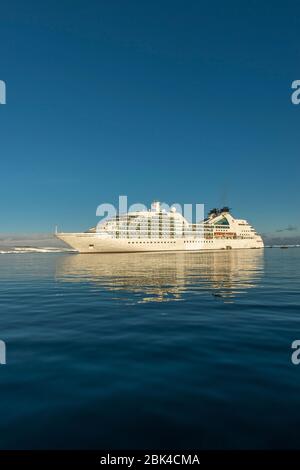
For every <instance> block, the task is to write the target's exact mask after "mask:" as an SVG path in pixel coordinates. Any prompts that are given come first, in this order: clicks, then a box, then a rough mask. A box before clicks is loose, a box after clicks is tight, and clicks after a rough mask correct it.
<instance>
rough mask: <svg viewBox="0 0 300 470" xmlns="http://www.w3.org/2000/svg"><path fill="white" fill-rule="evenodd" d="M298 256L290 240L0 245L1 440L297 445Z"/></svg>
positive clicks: (51, 444) (82, 444)
mask: <svg viewBox="0 0 300 470" xmlns="http://www.w3.org/2000/svg"><path fill="white" fill-rule="evenodd" d="M299 268H300V249H297V248H294V249H293V248H290V249H286V250H281V249H274V248H273V249H265V250H264V251H260V250H249V251H240V252H219V253H210V254H182V253H173V254H129V255H128V254H122V255H120V254H115V255H74V254H66V253H63V254H53V253H51V254H41V253H39V254H3V255H0V308H1V329H0V339H2V340H4V341H5V342H6V345H7V364H6V365H1V366H0V394H1V395H0V396H1V413H0V447H1V448H3V449H4V448H15V449H24V448H109V449H116V448H122V449H125V448H146V449H151V448H156V449H159V448H177V449H189V448H197V449H205V448H212V449H217V448H220V449H224V448H293V447H299V437H298V431H299V424H300V406H299V405H300V365H299V366H295V365H293V364H292V363H291V352H292V350H291V343H292V341H293V340H294V339H300V296H299V288H300V280H299Z"/></svg>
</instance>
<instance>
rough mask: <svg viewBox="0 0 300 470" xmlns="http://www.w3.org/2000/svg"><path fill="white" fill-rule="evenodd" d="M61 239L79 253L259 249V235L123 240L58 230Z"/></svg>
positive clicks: (260, 243) (260, 246)
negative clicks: (225, 237)
mask: <svg viewBox="0 0 300 470" xmlns="http://www.w3.org/2000/svg"><path fill="white" fill-rule="evenodd" d="M56 236H57V238H59V239H60V240H63V241H64V242H65V243H67V244H68V245H69V246H71V247H72V248H73V249H74V250H76V251H78V252H79V253H125V252H133V253H134V252H159V251H207V250H212V251H214V250H230V249H233V250H235V249H251V248H263V246H264V244H263V241H262V239H261V237H260V236H257V237H254V238H253V239H213V240H202V239H194V238H177V239H162V238H157V239H151V240H150V239H149V240H146V239H139V238H135V239H134V238H133V239H126V238H120V239H116V238H103V237H102V236H99V234H97V233H58V234H56Z"/></svg>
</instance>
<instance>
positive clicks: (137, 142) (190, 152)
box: [0, 0, 300, 236]
mask: <svg viewBox="0 0 300 470" xmlns="http://www.w3.org/2000/svg"><path fill="white" fill-rule="evenodd" d="M0 8H1V11H0V79H1V80H5V81H6V84H7V104H6V105H5V106H0V158H1V172H0V208H1V222H0V232H10V233H12V232H39V233H40V232H49V231H51V230H53V227H54V225H55V224H58V225H59V227H60V229H63V230H65V231H67V230H82V229H86V228H87V227H89V226H91V225H94V224H95V223H96V222H97V218H96V215H95V212H96V207H97V205H98V204H101V203H102V202H110V203H115V202H116V201H117V199H118V196H119V194H126V195H128V197H129V202H132V203H134V202H142V203H145V204H150V202H151V200H152V199H159V200H162V201H165V202H167V203H172V202H178V203H196V202H198V203H205V204H206V207H207V209H209V208H211V207H214V206H220V205H224V204H228V205H229V206H230V207H232V210H233V214H234V215H236V216H238V217H242V218H247V219H249V220H250V221H251V222H252V223H253V224H254V226H255V227H256V228H257V229H258V230H259V231H260V232H263V233H270V234H276V233H279V232H277V230H283V229H285V228H287V227H289V228H290V230H288V231H286V235H287V236H288V235H289V234H293V236H294V235H295V233H298V234H299V233H300V231H299V226H300V223H299V202H300V201H299V199H300V198H299V169H300V162H299V126H300V106H294V105H292V104H291V100H290V95H291V88H290V87H291V83H292V81H293V80H296V79H300V4H299V2H297V1H285V2H282V1H281V2H276V1H264V2H261V1H244V2H240V1H230V0H229V1H226V2H225V1H216V2H209V1H176V0H172V1H169V0H160V1H156V0H154V1H151V2H141V1H130V0H128V1H114V0H112V1H99V0H98V1H93V0H89V1H88V2H87V1H82V0H77V1H76V0H75V1H74V0H73V1H71V0H61V1H59V2H58V1H56V2H55V1H47V0H46V1H44V2H39V1H30V0H28V1H26V2H24V1H15V0H11V1H3V2H1V6H0ZM291 227H293V229H292V230H291ZM296 228H297V230H296ZM294 229H295V230H294ZM291 232H293V233H291ZM280 234H281V235H285V233H284V232H280Z"/></svg>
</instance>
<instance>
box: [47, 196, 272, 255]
mask: <svg viewBox="0 0 300 470" xmlns="http://www.w3.org/2000/svg"><path fill="white" fill-rule="evenodd" d="M55 235H56V237H57V238H59V239H60V240H63V241H64V242H65V243H67V244H68V245H69V246H70V247H71V248H73V249H74V250H76V251H78V252H79V253H123V252H158V251H159V252H162V251H202V250H205V251H206V250H211V251H215V250H232V249H246V248H247V249H249V248H263V246H264V244H263V240H262V238H261V236H260V235H259V234H258V233H257V232H256V231H255V229H254V228H253V227H252V226H251V225H250V224H249V223H248V222H247V221H246V220H243V219H235V218H234V217H233V216H232V215H231V213H230V210H229V208H228V207H223V208H222V209H212V210H211V211H210V212H209V214H208V217H207V218H206V219H204V220H203V221H201V222H200V223H195V224H194V223H190V222H188V221H187V219H186V218H184V217H183V215H182V214H181V213H180V212H178V211H176V208H175V207H172V208H171V209H170V210H169V211H166V210H164V209H162V208H161V204H160V203H159V202H157V201H155V202H154V203H152V205H151V209H150V210H145V211H136V212H128V213H127V214H120V215H116V216H114V217H111V218H110V219H107V220H105V221H103V222H102V223H101V222H100V224H98V226H97V227H93V228H91V229H89V230H87V231H86V232H82V233H61V232H60V233H58V232H57V233H56V234H55Z"/></svg>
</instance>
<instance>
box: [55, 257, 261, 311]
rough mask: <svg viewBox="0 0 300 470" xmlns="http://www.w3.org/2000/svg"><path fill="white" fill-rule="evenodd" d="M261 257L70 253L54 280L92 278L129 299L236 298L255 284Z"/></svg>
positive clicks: (85, 280) (99, 286)
mask: <svg viewBox="0 0 300 470" xmlns="http://www.w3.org/2000/svg"><path fill="white" fill-rule="evenodd" d="M263 262H264V258H263V250H236V251H226V252H225V251H224V252H210V253H203V252H202V253H199V252H198V253H120V254H118V253H114V254H99V255H97V254H93V255H90V254H87V255H84V254H76V255H73V254H72V255H66V256H62V257H59V258H58V259H57V264H56V280H57V281H59V282H70V283H76V282H78V283H89V284H91V285H93V287H94V288H96V289H99V291H103V290H108V291H110V292H115V294H116V295H115V298H119V296H118V293H121V292H122V298H123V299H124V294H125V299H127V300H128V301H130V303H145V302H167V301H179V300H184V294H185V293H189V294H206V295H207V294H209V295H212V296H214V297H215V298H216V300H217V299H219V301H223V302H234V300H235V298H236V297H237V296H239V295H242V294H243V293H245V292H246V291H247V289H250V288H252V287H255V286H256V285H257V283H258V281H259V279H260V278H261V275H262V272H263ZM126 294H128V296H126Z"/></svg>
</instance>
